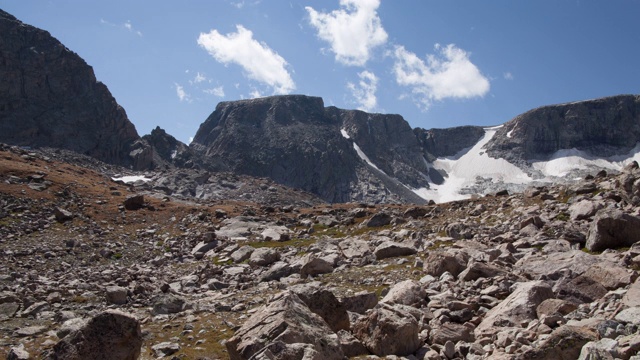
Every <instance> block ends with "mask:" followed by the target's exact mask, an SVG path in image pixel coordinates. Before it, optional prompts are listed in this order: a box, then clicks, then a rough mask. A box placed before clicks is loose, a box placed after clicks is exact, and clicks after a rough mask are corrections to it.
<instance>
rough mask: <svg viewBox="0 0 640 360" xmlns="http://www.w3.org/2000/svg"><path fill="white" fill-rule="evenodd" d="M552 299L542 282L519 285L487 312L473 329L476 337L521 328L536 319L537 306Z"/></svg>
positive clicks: (549, 291)
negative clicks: (501, 328)
mask: <svg viewBox="0 0 640 360" xmlns="http://www.w3.org/2000/svg"><path fill="white" fill-rule="evenodd" d="M553 297H554V295H553V291H552V290H551V287H550V286H549V285H547V284H546V283H544V282H543V281H529V282H524V283H519V284H518V287H517V288H516V290H515V291H514V292H512V293H511V294H510V295H509V296H508V297H507V298H506V299H504V300H503V301H502V302H500V304H498V305H497V306H495V307H494V308H492V309H491V310H489V311H488V312H487V314H486V315H485V317H484V319H483V320H482V322H481V323H480V324H479V325H478V327H476V329H475V335H476V337H482V336H484V335H486V334H492V333H494V332H496V331H497V330H498V329H499V328H500V327H523V326H522V324H523V323H528V322H529V321H531V320H533V319H535V318H536V316H537V315H536V308H537V307H538V305H540V304H541V303H542V302H543V301H544V300H546V299H550V298H553Z"/></svg>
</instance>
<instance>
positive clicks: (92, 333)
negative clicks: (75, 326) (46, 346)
mask: <svg viewBox="0 0 640 360" xmlns="http://www.w3.org/2000/svg"><path fill="white" fill-rule="evenodd" d="M141 346H142V332H141V330H140V322H139V321H138V320H137V319H135V318H134V317H133V316H131V315H129V314H126V313H123V312H121V311H117V310H107V311H105V312H103V313H101V314H98V315H97V316H96V317H94V318H92V319H91V320H89V321H88V322H87V323H86V325H85V326H83V327H81V328H80V329H79V330H76V331H73V332H71V333H70V334H69V335H67V336H66V337H65V338H63V339H62V340H60V341H59V342H58V343H57V344H56V345H55V346H54V347H53V349H52V350H51V352H50V353H49V355H48V358H49V359H52V360H53V359H55V360H84V359H96V360H136V359H137V358H138V357H139V356H140V348H141Z"/></svg>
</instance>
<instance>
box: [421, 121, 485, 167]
mask: <svg viewBox="0 0 640 360" xmlns="http://www.w3.org/2000/svg"><path fill="white" fill-rule="evenodd" d="M413 132H414V134H415V136H416V138H417V139H418V143H419V144H420V146H421V148H422V150H423V153H424V156H425V158H426V159H427V160H429V161H433V160H435V159H436V158H439V157H445V156H454V155H456V154H457V153H458V152H460V151H461V150H463V149H465V148H469V147H472V146H473V145H475V144H476V143H477V142H478V140H480V138H482V136H483V135H484V129H483V128H482V127H480V126H459V127H453V128H447V129H430V130H425V129H422V128H415V129H413Z"/></svg>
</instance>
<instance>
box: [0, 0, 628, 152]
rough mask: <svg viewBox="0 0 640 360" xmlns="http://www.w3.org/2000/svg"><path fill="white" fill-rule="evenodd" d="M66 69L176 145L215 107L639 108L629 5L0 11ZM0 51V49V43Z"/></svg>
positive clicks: (509, 0)
mask: <svg viewBox="0 0 640 360" xmlns="http://www.w3.org/2000/svg"><path fill="white" fill-rule="evenodd" d="M0 8H1V9H3V10H5V11H7V12H9V13H11V14H12V15H14V16H16V17H17V18H18V19H19V20H21V21H23V22H25V23H27V24H30V25H33V26H36V27H39V28H41V29H44V30H47V31H49V32H50V33H51V34H52V35H53V36H54V37H55V38H57V39H58V40H60V41H61V42H62V43H63V44H64V45H65V46H66V47H67V48H69V49H70V50H72V51H74V52H76V53H77V54H78V55H80V56H81V57H82V58H83V59H84V60H85V61H86V62H87V63H88V64H89V65H91V66H92V67H93V69H94V72H95V74H96V77H97V79H98V80H99V81H102V82H103V83H105V84H106V85H107V87H108V88H109V90H110V91H111V93H112V94H113V96H114V97H115V98H116V100H117V101H118V103H119V104H120V105H122V106H123V107H124V108H125V110H126V111H127V115H128V117H129V119H130V120H131V121H132V122H133V124H134V125H135V126H136V129H137V130H138V133H139V134H140V135H144V134H148V133H149V132H150V131H151V130H152V129H153V128H155V127H156V126H160V127H161V128H163V129H165V130H166V131H167V132H168V133H169V134H171V135H173V136H175V137H176V138H177V139H178V140H180V141H183V142H185V143H189V142H190V140H191V138H192V137H193V136H194V135H195V133H196V131H197V130H198V127H199V125H200V124H201V123H202V122H203V121H204V120H205V119H206V118H207V117H208V116H209V115H210V114H211V112H213V111H214V110H215V107H216V105H217V104H218V103H219V102H221V101H233V100H240V99H249V98H254V97H261V96H270V95H281V94H304V95H310V96H320V97H322V98H323V99H324V103H325V106H337V107H339V108H343V109H360V110H364V111H368V112H375V113H391V114H400V115H402V116H403V117H404V119H405V120H407V121H408V122H409V124H410V125H411V126H412V127H422V128H426V129H430V128H447V127H453V126H461V125H480V126H490V125H497V124H501V123H504V122H506V121H508V120H510V119H512V118H513V117H515V116H516V115H518V114H521V113H523V112H525V111H527V110H530V109H533V108H536V107H539V106H543V105H550V104H558V103H564V102H572V101H580V100H587V99H592V98H598V97H604V96H611V95H618V94H640V21H638V19H637V18H638V16H639V15H640V0H608V1H602V0H490V1H478V0H460V1H457V0H449V1H442V0H440V1H435V0H300V1H294V0H287V1H284V0H191V1H169V0H154V1H142V0H109V1H102V0H94V1H84V0H58V1H53V0H50V1H47V0H0ZM0 36H1V34H0Z"/></svg>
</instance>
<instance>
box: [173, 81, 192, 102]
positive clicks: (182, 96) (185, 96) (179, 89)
mask: <svg viewBox="0 0 640 360" xmlns="http://www.w3.org/2000/svg"><path fill="white" fill-rule="evenodd" d="M175 86H176V95H178V99H180V101H186V102H191V95H189V94H187V92H186V91H184V88H183V87H182V86H181V85H180V84H178V83H175Z"/></svg>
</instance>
